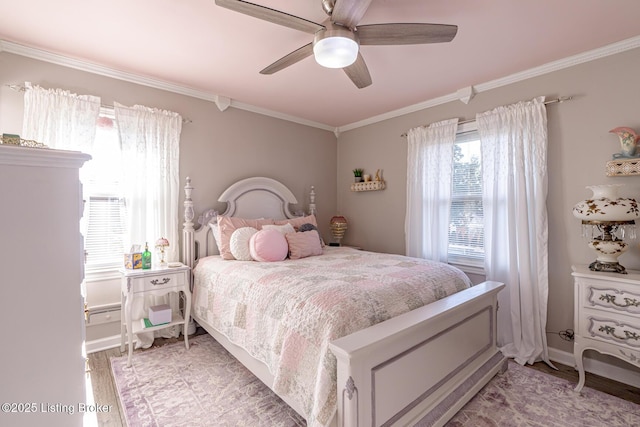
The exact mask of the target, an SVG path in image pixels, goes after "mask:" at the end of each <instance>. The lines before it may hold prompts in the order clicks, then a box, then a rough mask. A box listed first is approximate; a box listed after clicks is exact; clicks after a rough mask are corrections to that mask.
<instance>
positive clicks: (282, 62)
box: [260, 43, 313, 74]
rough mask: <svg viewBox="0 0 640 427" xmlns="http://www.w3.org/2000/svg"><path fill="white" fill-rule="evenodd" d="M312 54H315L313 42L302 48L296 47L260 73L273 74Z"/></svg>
mask: <svg viewBox="0 0 640 427" xmlns="http://www.w3.org/2000/svg"><path fill="white" fill-rule="evenodd" d="M311 55H313V43H309V44H306V45H304V46H302V47H301V48H300V49H296V50H294V51H293V52H291V53H290V54H288V55H285V56H283V57H282V58H280V59H278V60H277V61H276V62H274V63H273V64H271V65H269V66H268V67H267V68H265V69H264V70H262V71H260V74H273V73H275V72H277V71H280V70H282V69H284V68H287V67H288V66H290V65H293V64H295V63H296V62H298V61H301V60H303V59H304V58H306V57H307V56H311Z"/></svg>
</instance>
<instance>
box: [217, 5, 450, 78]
mask: <svg viewBox="0 0 640 427" xmlns="http://www.w3.org/2000/svg"><path fill="white" fill-rule="evenodd" d="M215 1H216V4H217V5H218V6H221V7H224V8H227V9H230V10H233V11H236V12H240V13H243V14H245V15H249V16H253V17H254V18H258V19H262V20H265V21H269V22H272V23H274V24H278V25H283V26H285V27H289V28H293V29H295V30H300V31H304V32H307V33H310V34H313V35H314V39H313V42H312V43H309V44H306V45H304V46H302V47H301V48H299V49H296V50H294V51H293V52H291V53H289V54H288V55H285V56H283V57H282V58H280V59H278V60H277V61H276V62H274V63H273V64H271V65H269V66H268V67H266V68H265V69H263V70H262V71H260V74H273V73H275V72H277V71H280V70H282V69H284V68H286V67H288V66H290V65H293V64H295V63H296V62H298V61H300V60H302V59H304V58H306V57H308V56H311V55H314V57H315V59H316V61H317V62H318V63H319V64H320V65H322V66H324V67H328V68H342V69H343V70H344V72H345V73H346V74H347V76H348V77H349V78H350V79H351V81H352V82H353V83H354V84H355V85H356V86H357V87H358V88H360V89H362V88H364V87H367V86H369V85H370V84H371V75H370V74H369V69H368V68H367V64H366V63H365V62H364V58H363V57H362V55H361V54H360V52H359V46H360V45H404V44H425V43H443V42H450V41H451V40H453V38H454V37H455V36H456V33H457V32H458V26H457V25H444V24H421V23H407V24H401V23H397V24H371V25H360V26H358V22H360V20H361V19H362V17H363V16H364V14H365V13H366V11H367V8H368V7H369V5H370V4H371V1H372V0H320V1H321V2H322V8H323V10H324V11H325V12H326V13H327V14H328V15H329V18H327V20H325V21H324V22H323V23H322V24H317V23H315V22H312V21H308V20H306V19H303V18H300V17H298V16H294V15H290V14H288V13H285V12H281V11H279V10H275V9H270V8H268V7H264V6H260V5H257V4H253V3H249V2H246V1H243V0H215Z"/></svg>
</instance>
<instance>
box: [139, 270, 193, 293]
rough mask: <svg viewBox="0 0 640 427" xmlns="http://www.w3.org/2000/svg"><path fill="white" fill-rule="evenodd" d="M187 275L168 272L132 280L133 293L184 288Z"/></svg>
mask: <svg viewBox="0 0 640 427" xmlns="http://www.w3.org/2000/svg"><path fill="white" fill-rule="evenodd" d="M185 283H186V274H184V272H181V271H177V272H171V271H167V272H166V273H165V274H157V275H153V276H144V277H136V278H134V279H131V290H132V292H147V291H155V290H162V289H169V288H174V287H176V286H180V287H181V286H184V285H185Z"/></svg>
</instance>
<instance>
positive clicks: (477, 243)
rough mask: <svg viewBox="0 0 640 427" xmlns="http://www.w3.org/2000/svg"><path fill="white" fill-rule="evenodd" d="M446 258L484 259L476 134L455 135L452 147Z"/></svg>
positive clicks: (475, 261) (470, 261)
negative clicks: (452, 157) (452, 159)
mask: <svg viewBox="0 0 640 427" xmlns="http://www.w3.org/2000/svg"><path fill="white" fill-rule="evenodd" d="M451 185H452V192H451V211H450V223H449V249H448V253H449V257H450V258H451V259H452V260H454V261H456V262H458V263H462V264H469V265H479V264H481V263H482V261H483V259H484V224H483V221H484V219H483V218H484V217H483V209H482V169H481V157H480V139H479V136H478V132H477V131H471V132H465V133H461V134H458V136H457V137H456V142H455V144H454V161H453V177H452V183H451Z"/></svg>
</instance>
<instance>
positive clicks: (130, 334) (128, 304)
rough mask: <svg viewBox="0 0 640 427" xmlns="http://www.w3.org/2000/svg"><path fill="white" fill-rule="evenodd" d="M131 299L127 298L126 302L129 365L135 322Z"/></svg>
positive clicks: (131, 355)
mask: <svg viewBox="0 0 640 427" xmlns="http://www.w3.org/2000/svg"><path fill="white" fill-rule="evenodd" d="M131 300H132V298H127V301H126V303H125V304H124V311H125V318H126V319H127V337H128V338H129V356H128V359H127V367H129V366H131V358H132V357H133V332H132V331H133V322H132V320H131Z"/></svg>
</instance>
